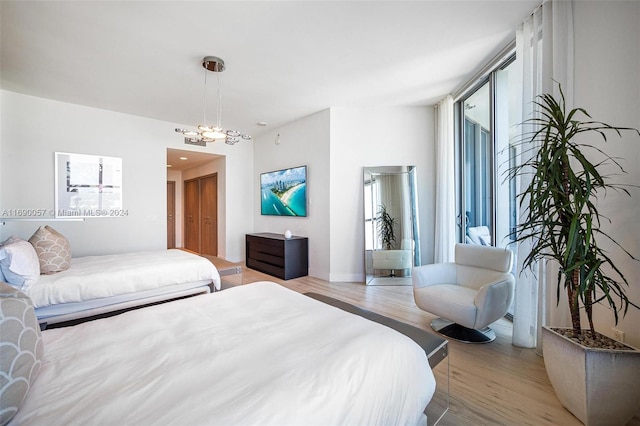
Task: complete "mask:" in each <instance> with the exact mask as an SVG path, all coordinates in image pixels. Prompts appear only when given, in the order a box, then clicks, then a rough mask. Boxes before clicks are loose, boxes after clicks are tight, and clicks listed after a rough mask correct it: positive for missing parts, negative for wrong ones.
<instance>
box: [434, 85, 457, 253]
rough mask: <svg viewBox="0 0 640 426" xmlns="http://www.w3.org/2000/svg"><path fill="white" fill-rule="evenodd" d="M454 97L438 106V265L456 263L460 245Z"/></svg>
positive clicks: (435, 240) (435, 241) (444, 100)
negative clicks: (457, 237)
mask: <svg viewBox="0 0 640 426" xmlns="http://www.w3.org/2000/svg"><path fill="white" fill-rule="evenodd" d="M453 129H454V123H453V97H452V96H450V95H449V96H447V97H446V98H444V99H443V100H442V101H440V103H438V105H436V132H437V133H436V164H435V166H436V218H435V219H436V221H435V222H436V223H435V225H436V228H435V236H434V251H433V253H434V261H435V262H436V263H442V262H453V257H454V250H453V248H454V245H455V242H456V203H455V195H456V189H455V188H456V183H455V171H454V167H455V158H454V155H455V154H454V143H455V142H454V139H453Z"/></svg>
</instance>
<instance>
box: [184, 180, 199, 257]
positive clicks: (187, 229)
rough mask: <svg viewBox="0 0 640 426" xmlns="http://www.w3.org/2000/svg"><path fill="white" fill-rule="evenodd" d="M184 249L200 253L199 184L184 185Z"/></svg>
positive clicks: (193, 181)
mask: <svg viewBox="0 0 640 426" xmlns="http://www.w3.org/2000/svg"><path fill="white" fill-rule="evenodd" d="M184 248H186V249H187V250H191V251H194V252H196V253H199V252H200V182H199V181H198V179H193V180H188V181H185V183H184Z"/></svg>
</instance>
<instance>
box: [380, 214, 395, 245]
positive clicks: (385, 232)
mask: <svg viewBox="0 0 640 426" xmlns="http://www.w3.org/2000/svg"><path fill="white" fill-rule="evenodd" d="M376 221H377V226H378V233H379V234H380V240H381V241H382V246H383V247H384V249H385V250H391V249H392V248H393V244H394V243H395V242H396V235H395V229H394V228H395V226H396V219H395V218H394V217H391V215H390V214H389V212H387V206H385V205H384V204H380V205H379V206H378V217H377V218H376Z"/></svg>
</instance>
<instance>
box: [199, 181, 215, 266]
mask: <svg viewBox="0 0 640 426" xmlns="http://www.w3.org/2000/svg"><path fill="white" fill-rule="evenodd" d="M200 212H201V216H200V243H201V246H200V254H208V255H211V256H217V255H218V176H217V175H212V176H207V177H203V178H201V179H200Z"/></svg>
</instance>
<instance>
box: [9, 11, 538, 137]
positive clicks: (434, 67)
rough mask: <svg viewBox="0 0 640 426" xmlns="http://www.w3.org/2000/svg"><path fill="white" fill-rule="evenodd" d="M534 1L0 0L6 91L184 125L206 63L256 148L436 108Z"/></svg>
mask: <svg viewBox="0 0 640 426" xmlns="http://www.w3.org/2000/svg"><path fill="white" fill-rule="evenodd" d="M539 2H540V0H512V1H483V0H472V1H265V0H262V1H195V2H190V1H101V2H98V1H61V2H57V1H40V2H36V1H5V0H2V2H1V3H0V14H1V30H0V31H1V32H0V36H1V39H0V40H1V49H2V55H1V87H2V89H5V90H9V91H14V92H19V93H24V94H29V95H34V96H39V97H44V98H50V99H55V100H60V101H64V102H71V103H76V104H81V105H87V106H92V107H97V108H103V109H107V110H113V111H119V112H124V113H128V114H134V115H139V116H144V117H150V118H155V119H159V120H164V121H169V122H172V123H176V124H180V125H182V126H184V127H192V126H196V125H197V124H200V123H201V122H202V116H203V95H204V74H205V71H204V69H203V68H202V67H201V65H200V63H201V59H202V58H203V57H204V56H208V55H214V56H219V57H221V58H223V59H224V60H225V62H226V65H227V69H226V71H225V72H223V73H221V75H220V77H221V81H222V96H223V102H222V112H223V116H222V124H223V126H224V127H225V128H227V129H229V128H231V129H238V130H240V131H242V132H244V133H249V134H252V135H253V136H259V135H260V133H261V132H263V133H264V132H265V131H267V130H268V129H270V128H275V127H278V126H281V125H283V124H286V123H288V122H291V121H293V120H296V119H298V118H301V117H304V116H306V115H308V114H311V113H314V112H317V111H319V110H322V109H325V108H328V107H338V106H355V107H363V106H397V105H433V104H434V103H436V102H437V101H439V100H440V99H441V98H442V97H443V96H444V95H446V94H447V93H450V92H452V91H454V90H455V89H457V88H459V87H460V86H461V85H462V84H463V83H464V82H465V81H466V80H467V79H468V78H469V77H470V76H471V75H472V74H473V72H474V71H476V70H477V69H478V68H479V67H480V66H481V65H482V64H483V63H484V62H485V61H487V60H488V59H489V58H490V57H492V56H493V55H495V54H496V53H497V52H498V51H499V50H500V49H501V48H502V47H503V46H504V45H506V44H507V43H508V42H509V41H510V40H512V39H513V38H514V37H515V28H516V26H517V25H518V23H519V22H520V21H521V20H522V19H523V18H524V17H525V16H526V15H528V14H529V13H531V11H532V10H533V9H534V8H535V6H536V5H537V4H539ZM211 76H213V78H212V77H211ZM215 76H216V75H215V74H212V73H209V80H208V87H209V89H210V90H209V93H210V97H209V113H208V117H209V118H211V119H213V118H214V111H215ZM209 121H213V120H209ZM259 121H264V122H267V123H268V124H269V125H268V126H267V127H260V126H257V124H256V123H257V122H259Z"/></svg>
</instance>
